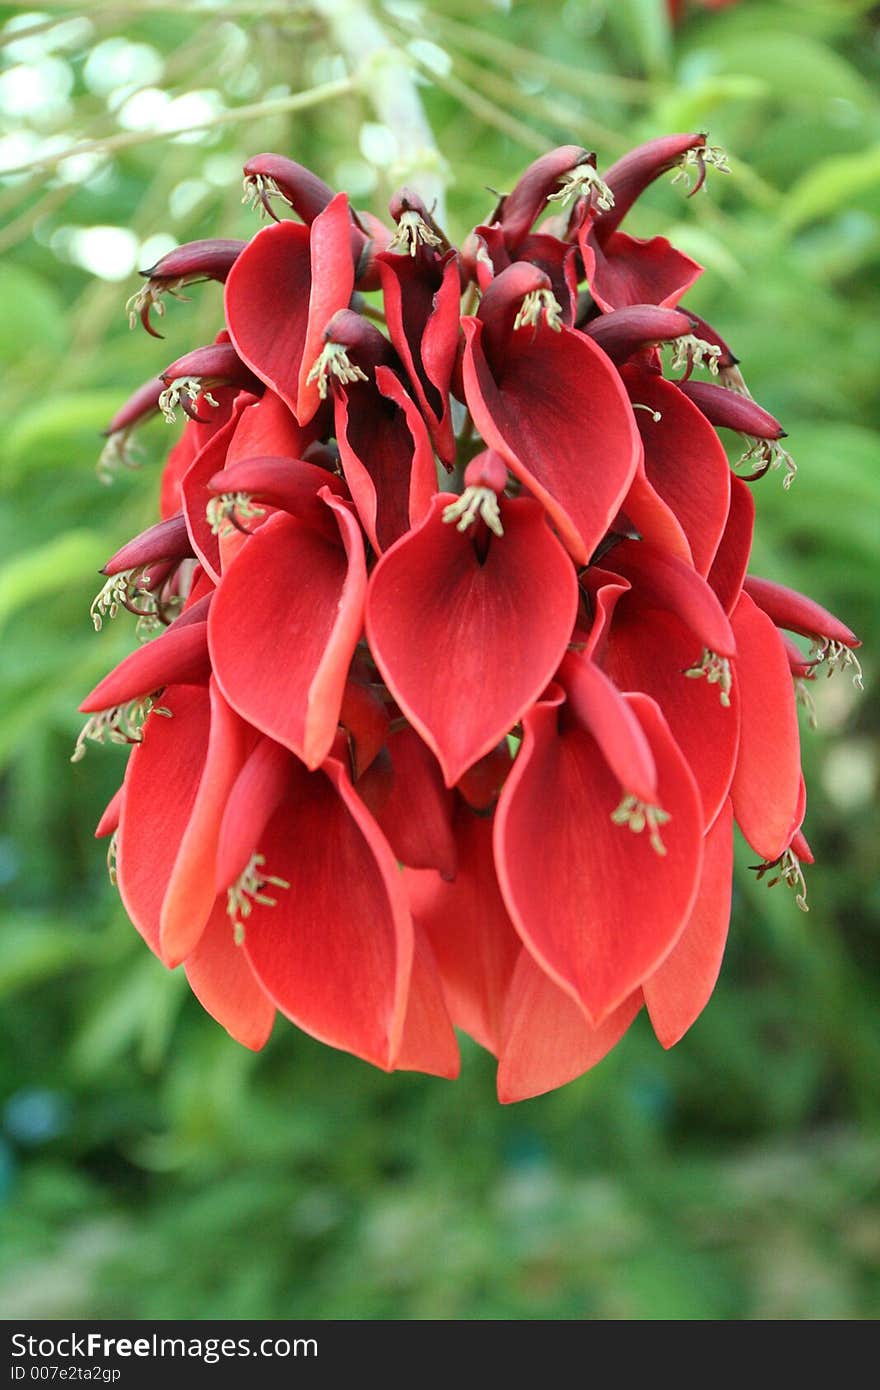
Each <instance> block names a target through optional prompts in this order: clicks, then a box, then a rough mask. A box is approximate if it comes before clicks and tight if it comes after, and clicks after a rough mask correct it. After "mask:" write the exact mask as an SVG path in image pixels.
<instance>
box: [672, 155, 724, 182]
mask: <svg viewBox="0 0 880 1390" xmlns="http://www.w3.org/2000/svg"><path fill="white" fill-rule="evenodd" d="M706 169H716V170H717V171H718V173H719V174H729V173H730V164H729V156H728V155H727V152H726V151H725V150H723V149H722V148H721V146H720V145H698V146H696V148H695V149H692V150H685V152H684V154H683V155H681V156H680V157H679V160H678V167H677V172H676V174H675V175H674V177H673V179H672V182H673V183H682V182H683V183H684V184H685V185H686V186H687V187H688V188H690V187H691V182H692V180H691V174H692V172H693V171H696V173H697V177H698V178H701V179H705V171H706Z"/></svg>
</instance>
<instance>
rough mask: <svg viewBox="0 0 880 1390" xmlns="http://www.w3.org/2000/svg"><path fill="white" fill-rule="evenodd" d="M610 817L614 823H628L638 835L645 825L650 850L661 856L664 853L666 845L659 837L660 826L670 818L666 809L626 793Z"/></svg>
mask: <svg viewBox="0 0 880 1390" xmlns="http://www.w3.org/2000/svg"><path fill="white" fill-rule="evenodd" d="M611 819H612V820H613V821H614V824H615V825H628V826H629V828H630V830H631V831H632V832H633V834H634V835H640V834H641V833H642V831H643V830H644V828H645V826H647V827H648V838H649V840H650V842H651V848H652V850H653V851H654V853H655V854H659V855H660V856H661V857H662V856H663V855H665V853H666V846H665V845H664V843H663V841H662V839H661V838H660V826H661V825H665V824H666V822H667V821H668V820H669V819H670V815H669V812H668V811H664V810H662V809H661V807H659V806H649V805H648V803H647V802H646V801H639V799H638V797H637V796H632V795H631V794H629V793H628V794H627V795H626V796H625V797H624V798H623V800H622V801H621V803H620V805H619V806H618V807H617V810H616V811H612V812H611Z"/></svg>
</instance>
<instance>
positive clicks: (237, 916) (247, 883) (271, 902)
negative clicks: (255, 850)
mask: <svg viewBox="0 0 880 1390" xmlns="http://www.w3.org/2000/svg"><path fill="white" fill-rule="evenodd" d="M265 862H266V860H265V857H264V856H263V855H262V854H252V855H251V857H250V859H249V860H248V863H247V865H246V867H245V868H244V869H243V870H242V872H241V873H240V874H239V876H238V878H237V879H236V880H235V882H234V883H233V885H232V887H231V888H227V890H226V911H227V913H228V915H229V917H230V920H231V922H232V933H233V937H234V940H235V944H236V946H241V945H242V943H243V942H244V936H245V929H244V924H245V922H246V921H247V919H248V917H250V915H251V913H252V912H253V910H254V908H255V907H256V905H257V904H258V903H259V904H260V905H261V906H262V907H275V906H276V905H277V902H278V899H277V898H270V897H269V895H268V894H267V893H264V892H263V889H264V888H266V887H268V886H269V885H270V884H271V886H272V887H273V888H289V887H290V884H289V883H288V882H287V879H284V878H276V877H275V876H274V875H273V874H264V873H263V865H264V864H265Z"/></svg>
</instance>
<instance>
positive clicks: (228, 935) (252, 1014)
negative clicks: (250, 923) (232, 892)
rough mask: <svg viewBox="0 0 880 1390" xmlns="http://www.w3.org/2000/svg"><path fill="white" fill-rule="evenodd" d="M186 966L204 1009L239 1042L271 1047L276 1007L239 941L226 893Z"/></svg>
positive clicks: (192, 986)
mask: <svg viewBox="0 0 880 1390" xmlns="http://www.w3.org/2000/svg"><path fill="white" fill-rule="evenodd" d="M184 969H185V971H186V978H187V980H188V981H189V985H190V989H191V990H192V992H193V994H194V995H195V996H196V998H197V999H198V1001H199V1003H200V1004H201V1005H202V1008H203V1009H206V1010H207V1012H208V1013H209V1014H210V1015H211V1017H212V1018H215V1019H216V1020H217V1022H218V1023H220V1024H222V1025H223V1027H224V1028H225V1029H226V1031H227V1033H229V1034H230V1035H231V1037H233V1038H234V1039H235V1041H236V1042H239V1043H243V1044H244V1046H245V1047H249V1048H251V1049H252V1050H253V1051H254V1052H258V1051H259V1050H260V1048H261V1047H264V1046H265V1045H266V1043H267V1042H268V1041H269V1034H270V1033H271V1032H272V1024H273V1023H274V1021H275V1005H274V1004H273V1003H272V1001H271V999H270V998H269V996H268V995H267V994H265V993H264V991H263V990H262V989H261V987H260V985H259V983H258V981H257V977H256V976H255V974H254V972H253V970H252V969H251V967H250V965H249V963H248V959H247V956H246V955H245V953H244V951H243V950H242V949H241V947H240V946H236V944H235V940H234V937H233V931H232V923H231V922H230V920H229V917H228V916H227V913H226V895H225V894H223V896H222V897H220V898H218V899H217V901H216V903H215V906H214V910H213V912H212V913H211V915H210V917H209V918H208V922H207V925H206V927H205V930H204V931H203V932H202V935H201V936H200V938H199V942H198V945H197V946H196V947H195V949H194V950H193V951H192V952H191V953H190V955H188V956H187V958H186V961H185V962H184Z"/></svg>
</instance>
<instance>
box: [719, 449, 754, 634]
mask: <svg viewBox="0 0 880 1390" xmlns="http://www.w3.org/2000/svg"><path fill="white" fill-rule="evenodd" d="M754 530H755V499H754V497H753V496H752V490H751V488H750V487H749V485H748V484H747V483H744V482H743V481H742V479H741V478H737V477H736V476H735V475H734V474H731V477H730V510H729V512H728V514H727V522H726V524H725V527H724V534H723V536H722V537H721V543H720V545H719V546H718V549H717V551H716V552H715V559H714V560H713V561H712V568H711V569H710V571H709V573H708V575H707V578H708V580H709V583H710V584H711V586H712V588H713V589H714V590H715V593H716V594H717V595H718V602H719V603H720V604H721V605H722V607H723V608H724V611H725V613H727V614H730V613H732V612H733V610H734V608H735V607H736V602H737V599H738V598H739V594H740V589H741V588H742V585H743V580H744V579H745V576H746V570H747V569H748V565H749V556H750V555H751V553H752V535H753V533H754Z"/></svg>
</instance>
